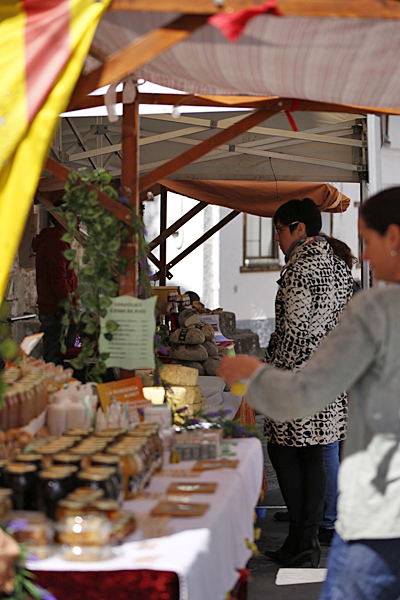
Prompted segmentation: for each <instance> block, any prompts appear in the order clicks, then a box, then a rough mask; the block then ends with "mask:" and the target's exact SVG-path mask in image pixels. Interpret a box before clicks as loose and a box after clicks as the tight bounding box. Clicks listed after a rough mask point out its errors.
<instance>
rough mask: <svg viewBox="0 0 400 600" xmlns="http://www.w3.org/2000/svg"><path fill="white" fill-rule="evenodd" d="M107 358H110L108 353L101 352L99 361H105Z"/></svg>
mask: <svg viewBox="0 0 400 600" xmlns="http://www.w3.org/2000/svg"><path fill="white" fill-rule="evenodd" d="M109 356H110V353H109V352H101V353H100V358H101V360H107V358H109Z"/></svg>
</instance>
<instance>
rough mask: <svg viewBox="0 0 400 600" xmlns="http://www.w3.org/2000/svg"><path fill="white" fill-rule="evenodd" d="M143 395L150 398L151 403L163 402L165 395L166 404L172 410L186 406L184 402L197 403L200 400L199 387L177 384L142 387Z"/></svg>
mask: <svg viewBox="0 0 400 600" xmlns="http://www.w3.org/2000/svg"><path fill="white" fill-rule="evenodd" d="M143 396H144V397H145V398H146V400H150V401H151V403H152V404H163V403H164V398H165V397H166V400H167V404H169V405H170V406H171V407H172V408H173V410H177V409H179V408H182V407H183V406H186V404H197V403H199V402H201V387H200V386H199V385H195V386H177V385H172V386H171V387H169V388H165V389H164V388H163V387H144V388H143Z"/></svg>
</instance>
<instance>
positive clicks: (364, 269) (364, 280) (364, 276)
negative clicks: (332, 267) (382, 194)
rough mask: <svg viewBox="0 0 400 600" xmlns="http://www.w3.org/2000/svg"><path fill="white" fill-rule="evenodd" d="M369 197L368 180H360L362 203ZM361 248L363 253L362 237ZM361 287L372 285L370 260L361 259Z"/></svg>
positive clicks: (366, 287) (365, 287)
mask: <svg viewBox="0 0 400 600" xmlns="http://www.w3.org/2000/svg"><path fill="white" fill-rule="evenodd" d="M367 198H368V188H367V182H366V181H360V204H362V203H363V202H365V201H366V199H367ZM360 249H361V253H362V252H363V251H364V242H363V240H362V238H360ZM361 287H362V288H363V290H367V289H368V288H369V287H370V277H369V262H368V261H367V260H364V259H362V260H361Z"/></svg>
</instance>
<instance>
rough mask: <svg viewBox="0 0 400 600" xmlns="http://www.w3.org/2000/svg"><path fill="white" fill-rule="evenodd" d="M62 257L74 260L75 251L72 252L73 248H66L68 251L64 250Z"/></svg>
mask: <svg viewBox="0 0 400 600" xmlns="http://www.w3.org/2000/svg"><path fill="white" fill-rule="evenodd" d="M66 235H67V234H66ZM63 237H64V236H63ZM63 256H65V258H66V259H67V260H74V259H75V257H76V250H74V249H73V248H68V250H64V252H63Z"/></svg>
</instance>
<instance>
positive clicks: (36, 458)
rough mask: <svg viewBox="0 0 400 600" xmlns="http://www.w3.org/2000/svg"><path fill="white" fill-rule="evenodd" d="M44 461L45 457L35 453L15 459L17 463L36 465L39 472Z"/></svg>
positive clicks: (21, 455)
mask: <svg viewBox="0 0 400 600" xmlns="http://www.w3.org/2000/svg"><path fill="white" fill-rule="evenodd" d="M42 460H43V456H42V455H41V454H36V453H33V452H30V453H29V454H18V456H16V457H15V462H20V463H31V464H32V465H35V467H36V468H37V470H38V471H40V470H41V468H42Z"/></svg>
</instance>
